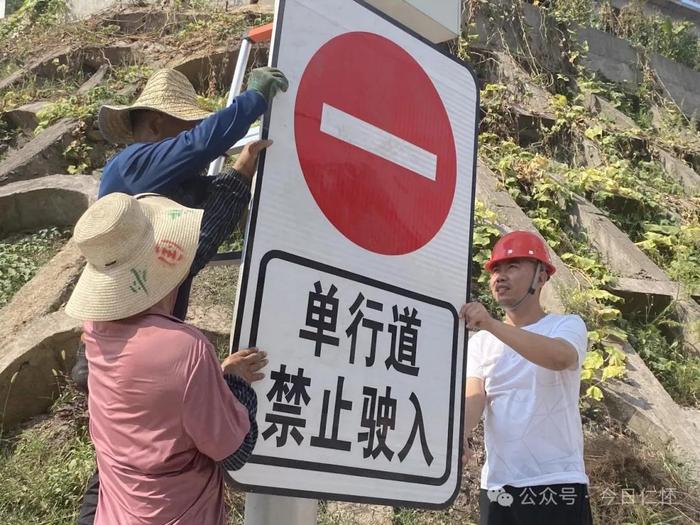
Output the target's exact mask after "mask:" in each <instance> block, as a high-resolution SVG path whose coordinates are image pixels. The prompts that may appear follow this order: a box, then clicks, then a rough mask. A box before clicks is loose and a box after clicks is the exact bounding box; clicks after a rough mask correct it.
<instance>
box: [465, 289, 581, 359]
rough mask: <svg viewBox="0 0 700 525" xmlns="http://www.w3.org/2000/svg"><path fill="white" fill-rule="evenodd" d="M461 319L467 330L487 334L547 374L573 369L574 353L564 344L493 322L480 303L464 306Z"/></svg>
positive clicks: (552, 338)
mask: <svg viewBox="0 0 700 525" xmlns="http://www.w3.org/2000/svg"><path fill="white" fill-rule="evenodd" d="M460 317H462V318H463V319H464V320H465V322H466V323H467V328H469V329H470V330H473V329H480V330H486V331H487V332H491V333H492V334H493V335H495V336H496V337H497V338H498V339H499V340H501V341H502V342H503V343H505V344H506V345H508V346H509V347H510V348H512V349H513V350H515V351H516V352H518V353H519V354H520V355H521V356H523V357H524V358H525V359H527V360H528V361H530V362H532V363H535V364H536V365H539V366H541V367H544V368H547V369H549V370H566V369H571V368H573V367H575V366H576V364H577V362H578V353H577V351H576V349H575V348H574V346H573V345H572V344H571V343H569V342H568V341H566V340H564V339H560V338H556V337H546V336H544V335H540V334H536V333H533V332H530V331H528V330H523V329H522V328H518V327H516V326H511V325H509V324H506V323H504V322H502V321H499V320H498V319H494V318H493V317H492V316H491V314H489V313H488V311H486V308H484V306H483V305H482V304H480V303H477V302H473V303H467V304H465V305H464V306H463V307H462V309H461V311H460Z"/></svg>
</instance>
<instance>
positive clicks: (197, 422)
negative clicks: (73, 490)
mask: <svg viewBox="0 0 700 525" xmlns="http://www.w3.org/2000/svg"><path fill="white" fill-rule="evenodd" d="M201 220H202V210H196V209H190V208H185V207H183V206H180V205H179V204H177V203H175V202H174V201H171V200H169V199H166V198H164V197H160V196H152V195H148V196H144V197H142V198H138V197H132V196H128V195H126V194H123V193H113V194H110V195H108V196H106V197H103V198H102V199H99V200H98V201H97V202H96V203H95V204H94V205H93V206H91V207H90V208H89V209H88V210H87V211H86V212H85V214H84V215H83V216H82V217H81V218H80V220H79V221H78V223H77V224H76V227H75V232H74V239H75V242H76V244H77V246H78V247H79V249H80V251H81V252H82V254H83V255H84V256H85V258H86V260H87V264H86V267H85V269H84V270H83V273H82V275H81V277H80V279H79V281H78V283H77V285H76V287H75V290H74V291H73V294H72V295H71V297H70V299H69V301H68V304H67V305H66V312H67V313H68V314H69V315H71V316H73V317H75V318H77V319H81V320H83V321H85V323H84V335H83V339H84V341H85V346H86V350H85V351H86V356H87V360H88V367H89V371H90V373H89V376H88V377H89V379H88V388H89V391H90V396H89V398H88V411H89V415H90V436H91V438H92V441H93V443H94V445H95V450H96V455H97V465H98V469H99V472H100V489H99V498H98V504H97V511H96V515H95V521H94V523H95V524H96V525H117V524H118V525H131V524H133V525H142V524H143V525H146V524H148V525H156V524H159V525H160V524H162V525H176V524H183V525H184V524H198V525H223V524H225V523H226V509H225V505H224V470H236V469H238V468H240V467H242V466H243V465H244V464H245V461H246V460H247V459H248V457H249V456H250V454H251V452H252V450H253V447H254V446H255V441H256V439H257V432H258V431H257V426H256V423H255V412H256V406H257V402H256V397H255V393H254V391H253V390H252V388H251V387H250V386H249V384H248V382H246V380H245V379H244V378H247V379H248V380H249V381H250V380H255V379H258V378H259V377H260V376H261V375H262V374H261V373H260V371H259V370H260V368H261V367H262V366H264V364H265V361H264V358H262V357H261V358H258V359H255V360H250V359H245V357H246V356H250V355H255V354H256V350H255V349H248V350H244V351H242V352H238V353H237V354H238V355H236V354H234V355H236V357H235V358H233V357H229V358H227V359H226V360H225V361H224V363H223V364H220V363H219V361H218V359H217V357H216V354H215V352H214V348H213V346H212V344H211V343H210V342H209V341H208V340H207V339H206V337H205V336H204V335H203V334H202V333H201V332H200V331H199V330H197V329H196V328H195V327H193V326H190V325H187V324H185V323H183V322H182V321H181V320H179V319H178V318H176V317H173V316H172V315H171V314H172V309H173V307H174V304H175V299H176V297H177V290H178V286H179V284H180V283H181V282H182V281H183V280H184V279H185V278H186V277H187V275H188V273H189V268H190V265H191V264H192V261H193V259H194V256H195V252H196V250H197V244H198V239H199V233H200V224H201ZM241 357H243V358H241Z"/></svg>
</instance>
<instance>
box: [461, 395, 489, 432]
mask: <svg viewBox="0 0 700 525" xmlns="http://www.w3.org/2000/svg"><path fill="white" fill-rule="evenodd" d="M485 405H486V396H485V395H484V394H473V395H469V394H467V399H466V408H465V412H466V414H465V421H464V434H465V436H467V437H469V436H471V434H472V432H474V429H475V428H476V426H477V425H478V424H479V420H480V419H481V415H482V414H483V413H484V407H485Z"/></svg>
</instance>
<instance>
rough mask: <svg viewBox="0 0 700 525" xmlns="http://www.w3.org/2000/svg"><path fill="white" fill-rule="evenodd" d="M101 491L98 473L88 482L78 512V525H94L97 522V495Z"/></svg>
mask: <svg viewBox="0 0 700 525" xmlns="http://www.w3.org/2000/svg"><path fill="white" fill-rule="evenodd" d="M99 491H100V478H99V475H98V472H97V471H95V473H94V474H93V475H92V477H91V478H90V479H89V480H88V484H87V489H86V490H85V495H84V496H83V502H82V503H81V504H80V510H79V511H78V522H77V523H78V525H92V524H93V523H94V522H95V511H97V495H98V493H99Z"/></svg>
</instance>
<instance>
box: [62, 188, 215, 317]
mask: <svg viewBox="0 0 700 525" xmlns="http://www.w3.org/2000/svg"><path fill="white" fill-rule="evenodd" d="M203 213H204V212H203V211H202V210H196V209H191V208H185V207H184V206H180V205H179V204H177V203H176V202H174V201H171V200H169V199H166V198H165V197H160V196H154V195H152V194H149V195H145V196H142V198H138V197H132V196H129V195H126V194H124V193H111V194H109V195H107V196H105V197H103V198H101V199H99V200H98V201H97V202H96V203H95V204H93V205H92V206H90V208H88V210H87V211H86V212H85V213H84V214H83V216H82V217H81V218H80V219H79V220H78V223H77V224H76V225H75V231H74V233H73V238H74V240H75V242H76V244H77V245H78V248H79V249H80V251H81V253H82V254H83V255H84V256H85V258H86V259H87V265H86V266H85V269H84V270H83V273H82V275H81V276H80V279H79V280H78V284H77V285H76V286H75V289H74V290H73V294H72V295H71V297H70V299H69V300H68V304H67V305H66V313H67V314H68V315H70V316H71V317H75V318H77V319H82V320H84V321H114V320H117V319H124V318H126V317H131V316H132V315H136V314H138V313H139V312H143V311H144V310H147V309H148V308H150V307H151V306H153V305H154V304H156V303H158V302H159V301H160V300H161V299H163V298H164V297H165V296H167V295H168V294H169V293H170V292H172V291H173V290H174V289H175V288H176V287H177V286H178V285H179V284H180V283H181V282H182V281H183V280H184V279H185V277H186V276H187V274H188V273H189V271H190V266H191V265H192V261H193V260H194V256H195V253H196V251H197V245H198V242H199V228H200V223H201V221H202V214H203Z"/></svg>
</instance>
